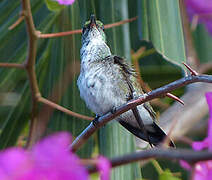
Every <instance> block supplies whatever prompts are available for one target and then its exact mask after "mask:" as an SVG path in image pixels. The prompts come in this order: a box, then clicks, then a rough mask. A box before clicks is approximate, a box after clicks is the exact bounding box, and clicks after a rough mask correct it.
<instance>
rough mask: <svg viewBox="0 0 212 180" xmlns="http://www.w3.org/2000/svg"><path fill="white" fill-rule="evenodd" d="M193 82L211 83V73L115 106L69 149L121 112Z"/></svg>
mask: <svg viewBox="0 0 212 180" xmlns="http://www.w3.org/2000/svg"><path fill="white" fill-rule="evenodd" d="M195 82H206V83H212V76H211V75H197V76H187V77H184V78H181V79H179V80H177V81H174V82H172V83H170V84H168V85H165V86H163V87H160V88H158V89H155V90H153V91H151V92H149V93H147V94H144V95H142V96H141V97H139V98H138V99H133V100H131V101H129V102H127V103H126V104H124V105H122V106H119V107H117V109H116V112H115V113H113V114H112V113H111V112H109V113H107V114H105V115H104V116H101V117H100V118H99V119H98V124H97V125H95V126H94V125H93V123H90V124H89V126H88V127H87V128H86V129H85V130H84V131H83V132H82V133H81V134H80V135H79V136H78V137H77V138H76V139H75V140H74V142H73V143H72V144H71V146H70V147H69V148H70V150H72V151H76V150H78V149H79V147H80V146H81V145H83V144H84V143H85V142H86V141H87V139H88V138H89V137H90V136H91V135H92V134H93V133H94V132H95V131H96V130H97V129H99V128H100V127H102V126H103V125H105V124H106V123H107V122H109V121H111V120H112V119H114V118H115V117H117V116H119V115H121V114H122V113H124V112H126V111H128V110H130V109H132V108H134V107H136V106H138V105H140V104H142V103H144V102H147V101H150V100H152V99H154V98H158V97H161V96H164V95H166V93H168V92H171V91H173V90H175V89H177V88H180V87H182V86H185V85H187V84H191V83H195Z"/></svg>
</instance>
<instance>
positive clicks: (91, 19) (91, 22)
mask: <svg viewBox="0 0 212 180" xmlns="http://www.w3.org/2000/svg"><path fill="white" fill-rule="evenodd" d="M94 26H95V27H96V17H95V15H94V14H92V15H91V17H90V28H93V27H94Z"/></svg>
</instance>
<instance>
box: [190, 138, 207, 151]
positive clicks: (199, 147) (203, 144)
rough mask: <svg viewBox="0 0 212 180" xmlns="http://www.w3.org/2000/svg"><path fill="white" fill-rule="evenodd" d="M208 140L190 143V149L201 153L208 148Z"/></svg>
mask: <svg viewBox="0 0 212 180" xmlns="http://www.w3.org/2000/svg"><path fill="white" fill-rule="evenodd" d="M208 144H209V139H208V138H205V139H204V140H203V141H195V142H193V143H192V148H193V149H194V150H196V151H201V150H203V149H205V148H208Z"/></svg>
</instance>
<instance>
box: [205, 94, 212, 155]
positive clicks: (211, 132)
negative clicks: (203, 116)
mask: <svg viewBox="0 0 212 180" xmlns="http://www.w3.org/2000/svg"><path fill="white" fill-rule="evenodd" d="M205 96H206V100H207V103H208V107H209V120H208V149H209V150H210V151H212V92H208V93H206V94H205Z"/></svg>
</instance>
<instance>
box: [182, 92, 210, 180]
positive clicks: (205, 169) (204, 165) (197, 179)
mask: <svg viewBox="0 0 212 180" xmlns="http://www.w3.org/2000/svg"><path fill="white" fill-rule="evenodd" d="M205 96H206V100H207V103H208V107H209V114H210V117H209V120H208V137H206V138H205V139H204V140H203V141H200V142H199V141H198V142H193V143H192V148H193V149H194V150H196V151H200V150H202V149H205V148H208V150H209V151H212V92H208V93H206V95H205ZM180 164H181V166H182V167H184V168H185V169H187V170H191V167H190V165H189V164H188V163H187V162H185V161H180ZM193 177H194V180H207V179H210V177H212V161H211V160H208V161H201V162H198V163H196V164H195V167H194V176H193Z"/></svg>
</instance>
